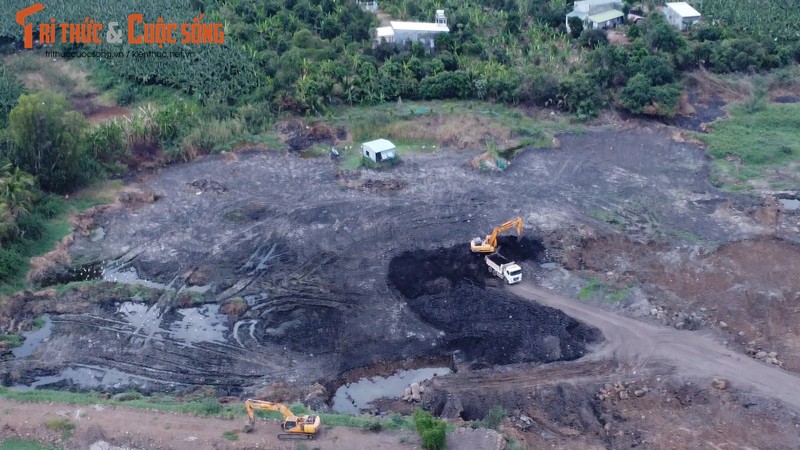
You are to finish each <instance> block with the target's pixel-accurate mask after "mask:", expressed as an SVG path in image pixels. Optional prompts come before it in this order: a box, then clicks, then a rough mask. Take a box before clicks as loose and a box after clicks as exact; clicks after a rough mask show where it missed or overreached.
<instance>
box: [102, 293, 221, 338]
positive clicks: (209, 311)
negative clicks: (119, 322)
mask: <svg viewBox="0 0 800 450" xmlns="http://www.w3.org/2000/svg"><path fill="white" fill-rule="evenodd" d="M118 312H119V313H120V314H121V315H122V316H123V317H124V318H125V320H126V321H127V322H128V323H129V324H131V325H132V326H133V327H135V328H136V330H137V333H138V334H141V335H143V336H153V335H155V334H161V335H164V336H166V335H169V336H170V337H171V338H172V339H175V340H177V341H179V342H182V343H183V344H184V345H189V344H197V343H200V342H216V343H222V344H224V343H226V342H227V340H226V339H225V332H226V331H227V329H228V327H227V325H226V324H225V321H226V318H225V316H224V315H223V314H220V313H219V305H203V306H199V307H197V308H184V309H179V310H177V311H176V313H177V314H178V316H180V318H179V319H178V320H176V321H174V322H172V323H171V324H169V326H168V327H167V328H166V329H165V328H164V327H163V326H162V323H161V322H162V317H161V311H160V310H159V308H158V306H157V305H153V306H148V305H146V304H144V303H135V302H125V303H123V304H122V305H120V307H119V309H118Z"/></svg>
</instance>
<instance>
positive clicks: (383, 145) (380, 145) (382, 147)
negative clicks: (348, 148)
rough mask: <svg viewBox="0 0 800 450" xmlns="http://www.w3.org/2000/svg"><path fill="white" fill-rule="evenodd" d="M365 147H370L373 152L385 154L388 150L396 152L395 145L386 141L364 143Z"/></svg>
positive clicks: (377, 140)
mask: <svg viewBox="0 0 800 450" xmlns="http://www.w3.org/2000/svg"><path fill="white" fill-rule="evenodd" d="M362 145H363V146H364V147H369V149H370V150H372V151H373V152H383V151H386V150H394V149H395V145H394V144H392V143H391V141H388V140H386V139H375V140H374V141H369V142H364V143H363V144H362Z"/></svg>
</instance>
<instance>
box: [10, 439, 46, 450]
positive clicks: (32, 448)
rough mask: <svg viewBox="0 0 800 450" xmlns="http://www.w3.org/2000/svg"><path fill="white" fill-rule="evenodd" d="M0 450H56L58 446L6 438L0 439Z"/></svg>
mask: <svg viewBox="0 0 800 450" xmlns="http://www.w3.org/2000/svg"><path fill="white" fill-rule="evenodd" d="M0 450H58V447H53V446H51V445H45V444H40V443H38V442H36V441H32V440H29V439H17V438H8V439H4V440H3V441H0Z"/></svg>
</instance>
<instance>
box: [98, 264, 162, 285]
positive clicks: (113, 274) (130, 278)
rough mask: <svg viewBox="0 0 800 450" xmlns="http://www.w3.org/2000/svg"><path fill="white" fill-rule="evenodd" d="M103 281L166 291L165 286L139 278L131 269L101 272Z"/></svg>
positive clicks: (134, 270)
mask: <svg viewBox="0 0 800 450" xmlns="http://www.w3.org/2000/svg"><path fill="white" fill-rule="evenodd" d="M103 281H112V282H116V283H125V284H140V285H142V286H147V287H150V288H155V289H167V285H165V284H161V283H155V282H152V281H147V280H144V279H142V278H139V274H138V273H137V272H136V269H134V268H133V267H129V268H114V269H105V270H103Z"/></svg>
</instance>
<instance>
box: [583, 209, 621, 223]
mask: <svg viewBox="0 0 800 450" xmlns="http://www.w3.org/2000/svg"><path fill="white" fill-rule="evenodd" d="M591 215H592V217H594V218H595V219H597V220H602V221H603V222H608V223H610V224H611V225H614V226H615V227H624V226H625V219H624V218H622V217H620V216H618V215H616V214H614V213H612V212H609V211H606V210H605V209H598V210H596V211H594V212H592V214H591Z"/></svg>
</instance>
